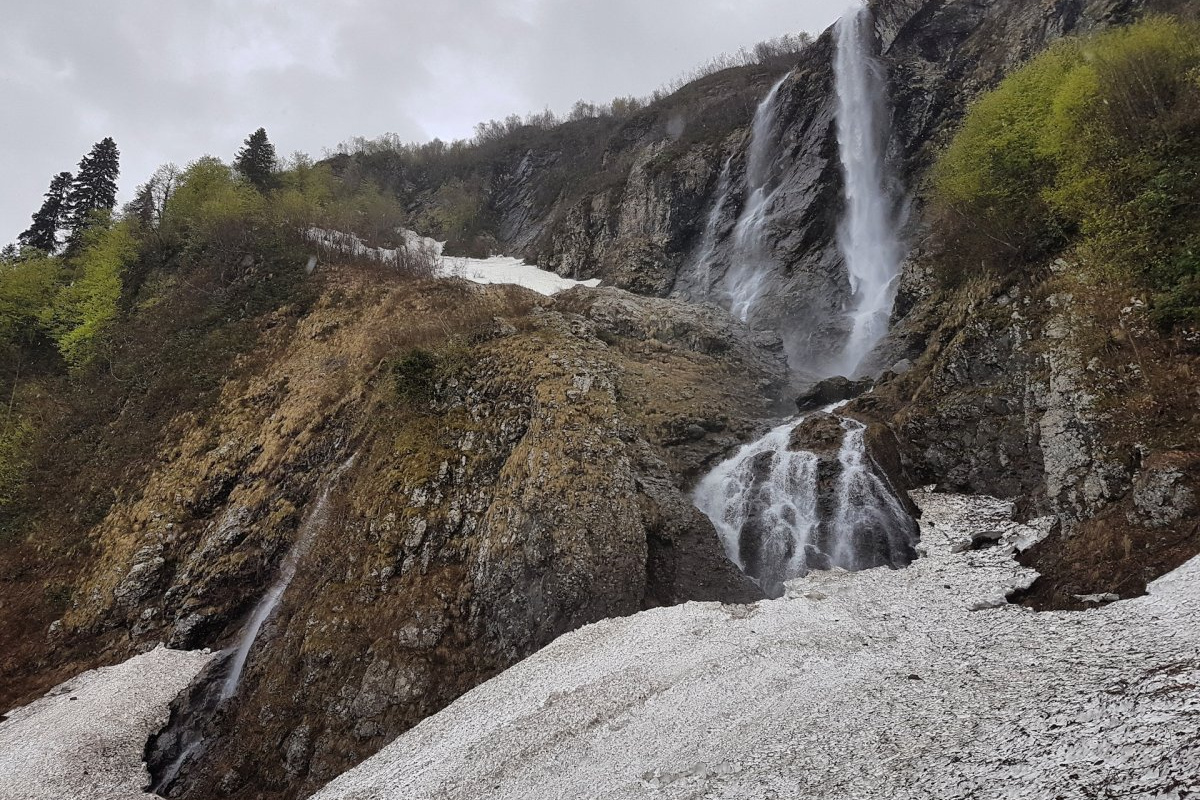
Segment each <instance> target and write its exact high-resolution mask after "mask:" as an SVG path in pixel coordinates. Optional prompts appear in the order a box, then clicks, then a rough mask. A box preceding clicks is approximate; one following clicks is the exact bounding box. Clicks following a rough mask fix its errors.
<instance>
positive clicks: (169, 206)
mask: <svg viewBox="0 0 1200 800" xmlns="http://www.w3.org/2000/svg"><path fill="white" fill-rule="evenodd" d="M265 207H266V200H264V198H263V196H262V195H261V194H259V193H258V192H257V191H255V189H254V187H252V186H250V185H249V184H247V183H245V182H243V181H241V180H239V179H238V177H237V175H235V174H234V171H233V170H232V169H231V168H230V167H229V166H228V165H226V164H224V163H223V162H222V161H221V160H220V159H217V158H213V157H211V156H205V157H204V158H201V159H198V160H197V161H194V162H192V163H191V164H189V165H188V167H187V169H186V170H184V172H183V175H181V176H180V178H179V184H178V186H177V187H176V188H175V191H174V192H173V193H172V194H171V196H170V198H169V199H168V200H167V202H166V207H165V209H164V211H163V222H162V224H163V225H164V226H165V227H166V228H167V230H168V232H170V233H172V234H175V235H177V236H181V237H183V238H184V239H185V240H188V241H189V242H190V243H192V244H194V245H197V246H203V245H204V244H206V243H207V244H227V243H229V240H230V239H231V238H236V234H237V231H238V230H239V229H245V228H246V227H247V226H250V227H252V226H254V225H255V224H257V223H258V222H259V221H260V218H261V216H262V213H263V211H264V209H265Z"/></svg>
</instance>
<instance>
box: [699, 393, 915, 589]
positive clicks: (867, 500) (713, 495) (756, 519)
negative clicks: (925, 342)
mask: <svg viewBox="0 0 1200 800" xmlns="http://www.w3.org/2000/svg"><path fill="white" fill-rule="evenodd" d="M833 409H834V407H830V408H828V409H825V410H824V411H823V412H821V413H829V412H831V411H833ZM810 416H811V415H810ZM808 418H809V417H800V418H797V419H792V420H789V421H788V422H786V423H784V424H783V425H780V426H779V427H777V428H775V429H774V430H772V431H770V432H769V433H768V434H767V435H766V436H764V437H762V438H761V439H759V440H758V441H756V442H753V443H751V444H748V445H745V446H744V447H742V448H741V449H740V450H739V451H738V452H737V454H736V455H734V456H733V458H730V459H729V460H727V461H725V462H723V463H722V464H720V465H719V466H718V467H717V468H716V469H714V470H713V471H712V472H710V473H709V474H708V475H707V476H705V478H704V479H703V480H702V481H701V482H700V485H699V486H697V487H696V492H695V495H694V501H695V504H696V507H697V508H699V509H700V511H701V512H703V513H704V514H705V516H707V517H708V518H709V520H710V521H711V522H712V524H713V527H715V528H716V530H717V535H718V536H719V537H720V539H721V543H722V545H723V546H724V547H725V553H726V555H728V556H729V559H730V560H731V561H733V562H734V563H736V564H737V565H738V567H739V568H740V569H741V570H742V571H743V572H745V573H746V574H747V575H749V576H750V577H751V578H753V579H754V580H755V581H756V582H757V583H758V585H759V586H760V587H761V588H762V589H763V591H764V592H766V593H767V594H768V595H771V596H778V595H779V594H781V593H782V586H783V582H784V581H788V580H791V579H792V578H796V577H799V576H801V575H804V574H806V573H807V572H808V571H809V570H812V569H830V568H832V567H837V568H841V569H846V570H859V569H869V568H871V567H879V566H891V567H898V566H903V565H905V564H907V563H909V562H910V561H911V560H912V544H913V543H914V542H915V541H916V525H915V523H914V522H913V521H912V518H911V517H910V516H909V514H908V512H907V511H906V510H905V509H904V507H903V506H902V505H901V504H900V501H899V500H897V499H896V495H895V493H894V491H893V489H892V487H891V486H889V485H888V483H887V480H886V479H885V478H883V477H881V475H880V474H879V473H878V472H877V470H876V469H875V467H874V464H873V462H872V461H871V457H870V456H869V455H868V454H867V448H866V436H865V434H866V427H865V426H864V425H863V424H862V423H860V422H858V421H856V420H853V419H848V418H841V419H840V424H841V428H842V431H843V435H842V440H841V445H840V447H839V449H838V452H837V457H836V461H835V460H834V459H833V458H831V457H830V456H828V455H826V456H819V455H817V454H816V453H811V452H809V451H807V450H800V449H797V448H795V447H794V446H793V445H792V443H791V437H792V432H793V431H795V429H796V428H797V427H798V426H799V425H801V424H802V423H803V422H804V421H805V420H806V419H808Z"/></svg>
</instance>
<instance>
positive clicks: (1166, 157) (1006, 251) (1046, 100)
mask: <svg viewBox="0 0 1200 800" xmlns="http://www.w3.org/2000/svg"><path fill="white" fill-rule="evenodd" d="M1198 76H1200V29H1198V28H1197V27H1196V26H1195V25H1193V24H1186V23H1182V22H1178V21H1175V20H1172V19H1169V18H1164V17H1152V18H1149V19H1146V20H1144V21H1142V22H1140V23H1138V24H1136V25H1132V26H1129V27H1127V28H1121V29H1117V30H1114V31H1110V32H1107V33H1104V34H1101V35H1099V36H1095V37H1092V38H1090V39H1081V40H1067V41H1064V42H1060V43H1059V44H1058V45H1056V46H1055V47H1053V48H1051V50H1049V51H1048V52H1046V53H1044V54H1042V55H1041V56H1039V57H1038V58H1036V59H1034V60H1033V61H1032V62H1030V63H1029V64H1028V65H1026V66H1025V67H1023V68H1022V69H1020V70H1018V71H1017V72H1015V73H1014V74H1013V75H1011V76H1010V77H1009V78H1007V79H1006V80H1005V81H1004V82H1003V83H1001V84H1000V86H999V87H997V88H996V89H995V90H994V91H992V92H990V93H988V94H986V95H984V96H983V97H982V98H980V100H979V101H978V102H976V103H975V105H974V106H972V108H971V110H970V112H969V113H968V115H967V118H966V120H965V121H964V123H963V126H962V129H961V130H960V131H959V132H958V134H957V135H956V136H955V138H954V141H953V142H952V143H951V145H950V147H949V148H948V149H947V150H946V152H945V153H944V154H943V156H942V157H941V159H940V160H939V162H938V164H937V165H936V167H935V168H934V171H933V181H932V198H931V199H932V201H933V207H934V209H935V212H936V213H937V215H938V217H939V227H940V229H941V236H942V239H943V241H942V250H943V254H942V258H943V261H948V262H952V263H953V264H954V265H955V266H957V267H958V268H959V269H962V268H964V267H967V266H973V265H974V264H976V263H982V264H983V265H984V266H986V267H990V268H992V269H1000V270H1005V269H1019V268H1020V267H1021V266H1022V265H1024V264H1026V263H1028V262H1029V261H1030V260H1033V259H1036V258H1040V257H1046V256H1049V255H1051V254H1052V253H1054V252H1055V251H1057V250H1059V249H1062V248H1064V247H1067V246H1074V247H1076V248H1078V250H1079V252H1080V253H1081V255H1082V256H1084V258H1085V259H1086V260H1087V261H1088V262H1090V263H1092V264H1095V265H1096V266H1097V267H1098V268H1100V269H1102V270H1106V271H1107V272H1108V274H1109V275H1110V276H1112V277H1116V278H1121V279H1127V280H1130V281H1132V282H1133V283H1135V284H1137V285H1139V286H1142V287H1144V288H1146V289H1149V290H1152V291H1154V292H1155V293H1156V295H1157V300H1156V305H1162V306H1165V307H1166V309H1165V310H1164V315H1163V316H1162V318H1163V319H1168V318H1170V319H1183V318H1186V317H1188V315H1189V314H1192V313H1194V312H1189V311H1187V310H1186V308H1185V307H1180V306H1179V304H1180V303H1187V302H1190V301H1188V300H1187V298H1188V297H1191V296H1192V295H1191V294H1190V293H1189V291H1188V290H1187V289H1186V286H1187V285H1189V284H1190V282H1191V281H1193V280H1194V279H1195V277H1196V276H1197V275H1200V272H1198V264H1197V258H1196V256H1195V253H1196V252H1197V251H1198V250H1200V239H1198V234H1197V225H1198V223H1200V80H1198ZM1170 309H1175V310H1174V311H1171V310H1170ZM1176 312H1179V313H1176Z"/></svg>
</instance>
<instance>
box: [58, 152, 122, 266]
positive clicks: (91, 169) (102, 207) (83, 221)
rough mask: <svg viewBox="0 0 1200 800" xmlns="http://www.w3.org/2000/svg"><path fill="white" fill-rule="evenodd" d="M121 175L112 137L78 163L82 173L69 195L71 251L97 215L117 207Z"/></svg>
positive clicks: (78, 173)
mask: <svg viewBox="0 0 1200 800" xmlns="http://www.w3.org/2000/svg"><path fill="white" fill-rule="evenodd" d="M120 174H121V152H120V151H119V150H117V145H116V143H115V142H114V141H113V140H112V137H105V138H104V139H101V140H100V141H98V142H96V144H94V145H93V146H92V149H91V151H90V152H89V153H88V154H87V155H86V156H84V157H83V159H82V160H81V161H80V162H79V171H78V172H76V173H75V180H74V181H73V182H72V183H71V189H70V191H69V192H68V193H67V197H66V206H67V224H68V226H69V227H70V229H71V235H70V240H69V244H70V246H71V248H72V249H74V248H75V247H77V246H78V245H79V243H80V242H81V241H82V238H81V237H82V236H83V232H84V230H85V229H86V228H87V227H88V226H90V225H91V224H92V223H93V221H94V218H95V217H94V214H95V212H97V211H99V212H110V211H112V209H113V207H114V206H115V205H116V204H117V178H118V177H119V176H120Z"/></svg>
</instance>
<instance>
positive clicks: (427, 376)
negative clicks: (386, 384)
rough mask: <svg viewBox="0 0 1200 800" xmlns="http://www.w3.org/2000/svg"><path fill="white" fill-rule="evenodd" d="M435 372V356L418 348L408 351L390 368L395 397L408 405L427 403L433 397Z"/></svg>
mask: <svg viewBox="0 0 1200 800" xmlns="http://www.w3.org/2000/svg"><path fill="white" fill-rule="evenodd" d="M437 371H438V359H437V356H435V355H434V354H433V353H430V352H429V351H428V350H422V349H420V348H414V349H413V350H410V351H409V352H408V354H407V355H405V356H404V357H403V358H401V359H400V360H399V361H397V362H396V364H395V365H394V366H393V367H392V383H393V385H394V386H395V388H396V396H397V397H399V398H400V399H402V400H406V401H408V402H410V403H419V402H425V401H428V400H429V399H430V398H432V397H433V389H434V384H435V383H436V381H437Z"/></svg>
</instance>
